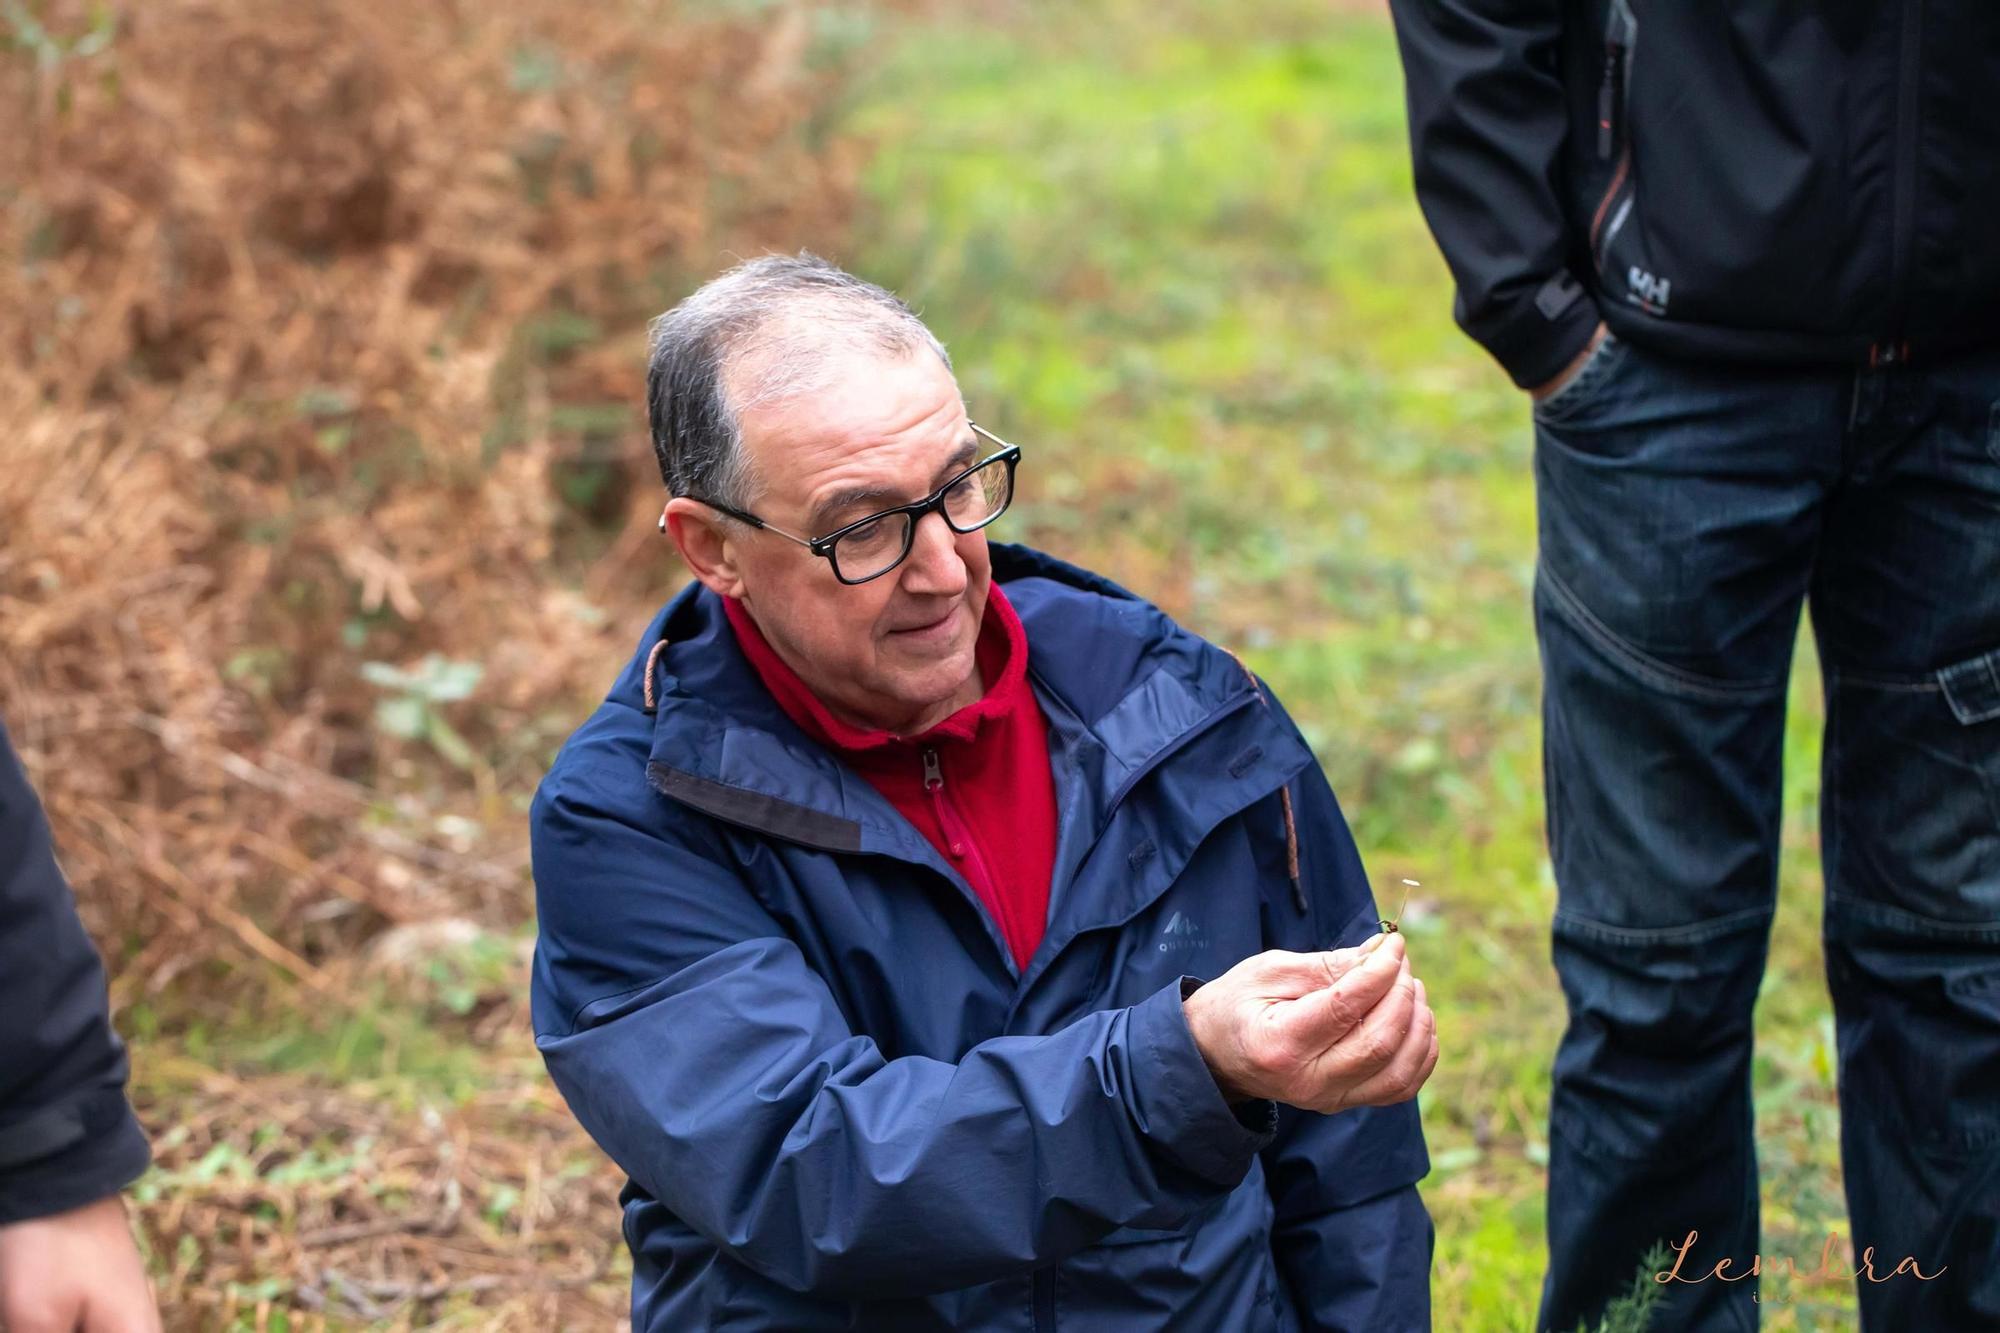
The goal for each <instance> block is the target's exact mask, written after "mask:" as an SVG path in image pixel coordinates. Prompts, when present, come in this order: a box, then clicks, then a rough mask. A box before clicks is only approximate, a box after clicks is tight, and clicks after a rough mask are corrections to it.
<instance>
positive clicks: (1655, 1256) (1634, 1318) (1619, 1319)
mask: <svg viewBox="0 0 2000 1333" xmlns="http://www.w3.org/2000/svg"><path fill="white" fill-rule="evenodd" d="M1667 1254H1668V1251H1667V1246H1666V1243H1665V1242H1664V1241H1655V1242H1653V1248H1652V1249H1650V1250H1647V1251H1646V1256H1645V1258H1643V1259H1641V1260H1640V1261H1639V1271H1638V1272H1637V1273H1634V1274H1633V1275H1632V1286H1631V1289H1630V1290H1628V1291H1627V1292H1626V1293H1625V1294H1624V1295H1623V1296H1620V1297H1618V1298H1617V1299H1616V1300H1614V1301H1612V1302H1611V1304H1609V1305H1607V1306H1605V1307H1604V1317H1603V1318H1602V1319H1600V1320H1598V1321H1597V1327H1596V1328H1586V1327H1585V1326H1584V1325H1583V1324H1578V1325H1577V1326H1576V1333H1646V1329H1647V1328H1648V1327H1650V1326H1651V1325H1652V1322H1653V1311H1654V1309H1655V1307H1657V1306H1658V1305H1659V1303H1660V1302H1661V1301H1662V1300H1663V1299H1665V1297H1666V1292H1667V1289H1666V1287H1665V1286H1663V1285H1662V1284H1661V1283H1659V1282H1658V1281H1656V1280H1655V1279H1654V1277H1653V1275H1654V1274H1655V1273H1661V1272H1665V1271H1666V1267H1667Z"/></svg>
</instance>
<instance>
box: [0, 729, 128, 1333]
mask: <svg viewBox="0 0 2000 1333" xmlns="http://www.w3.org/2000/svg"><path fill="white" fill-rule="evenodd" d="M106 1009H107V1006H106V1000H105V993H104V969H103V966H102V965H101V964H100V963H99V961H98V957H97V951H96V950H95V949H93V948H92V947H91V943H90V938H89V936H87V935H85V934H84V931H83V925H82V923H81V922H79V921H78V920H77V917H76V907H75V904H74V903H73V902H72V901H71V897H70V890H69V885H68V883H66V882H65V881H64V879H63V875H62V871H61V870H59V869H58V868H57V867H56V861H55V855H54V853H53V850H52V849H51V847H50V844H49V827H48V823H47V821H46V820H44V819H43V817H42V808H41V804H40V803H39V802H38V801H36V799H35V794H34V792H33V791H32V790H31V789H30V788H29V786H28V778H27V775H26V774H25V773H23V772H22V771H21V764H20V761H19V760H18V759H16V758H15V756H14V750H13V746H12V745H11V744H10V743H9V741H8V739H7V732H6V729H5V728H4V727H0V1327H4V1328H5V1329H7V1330H8V1333H75V1331H76V1330H82V1331H83V1333H148V1331H149V1330H156V1329H158V1328H159V1327H160V1318H159V1314H158V1312H157V1311H156V1310H155V1308H154V1304H153V1293H152V1289H151V1287H150V1286H149V1285H148V1284H147V1281H146V1272H145V1267H144V1265H143V1264H141V1263H140V1260H139V1251H138V1248H137V1247H136V1246H135V1245H134V1244H133V1243H132V1232H131V1229H130V1227H129V1226H128V1225H127V1223H126V1220H125V1205H124V1202H123V1201H122V1200H121V1199H120V1198H119V1197H118V1191H119V1190H120V1189H122V1188H123V1187H124V1186H126V1185H127V1184H129V1183H131V1181H132V1180H133V1178H134V1177H136V1176H138V1175H139V1173H140V1172H142V1171H144V1170H145V1169H146V1164H147V1161H148V1160H149V1153H148V1150H147V1146H146V1138H145V1135H144V1133H142V1132H141V1130H140V1128H139V1122H138V1121H137V1120H136V1119H135V1118H134V1117H133V1115H132V1108H131V1107H130V1106H129V1105H128V1104H127V1103H126V1100H125V1089H124V1085H125V1073H126V1068H125V1048H124V1046H123V1045H122V1044H121V1043H120V1042H119V1040H118V1037H117V1035H116V1034H115V1033H113V1032H112V1030H111V1025H110V1023H109V1022H108V1021H107V1015H106Z"/></svg>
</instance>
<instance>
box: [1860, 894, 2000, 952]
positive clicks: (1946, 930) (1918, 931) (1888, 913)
mask: <svg viewBox="0 0 2000 1333" xmlns="http://www.w3.org/2000/svg"><path fill="white" fill-rule="evenodd" d="M1826 914H1827V917H1828V918H1829V919H1831V918H1832V917H1833V916H1834V915H1836V914H1838V915H1840V916H1844V917H1847V918H1848V919H1849V920H1861V921H1867V922H1869V923H1870V924H1874V925H1883V926H1890V927H1892V928H1896V929H1901V930H1905V931H1908V932H1910V933H1911V934H1914V935H1918V936H1922V937H1924V938H1927V939H1952V940H1961V941H1964V942H1967V943H1979V944H2000V921H1946V920H1944V919H1943V918H1941V917H1935V916H1925V915H1924V914H1923V913H1921V912H1912V911H1911V910H1910V909H1909V908H1907V907H1897V906H1895V905H1894V904H1893V903H1878V902H1876V901H1875V900H1874V899H1872V898H1862V897H1857V896H1856V895H1854V894H1851V893H1841V892H1839V891H1838V890H1835V891H1832V892H1829V893H1828V894H1827V895H1826Z"/></svg>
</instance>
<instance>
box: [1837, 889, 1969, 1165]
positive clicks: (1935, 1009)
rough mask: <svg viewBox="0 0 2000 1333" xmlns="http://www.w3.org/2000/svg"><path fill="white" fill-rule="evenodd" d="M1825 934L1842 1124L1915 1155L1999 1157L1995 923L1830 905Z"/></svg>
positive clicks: (1844, 900)
mask: <svg viewBox="0 0 2000 1333" xmlns="http://www.w3.org/2000/svg"><path fill="white" fill-rule="evenodd" d="M1825 934H1826V964H1827V981H1828V984H1829V986H1830V987H1831V989H1832V991H1833V999H1834V1008H1835V1012H1836V1014H1837V1015H1838V1018H1839V1022H1840V1026H1841V1030H1842V1031H1841V1089H1842V1091H1841V1103H1842V1114H1843V1115H1852V1116H1855V1117H1856V1118H1857V1120H1861V1119H1865V1120H1866V1121H1867V1123H1868V1130H1867V1132H1868V1133H1869V1134H1870V1135H1875V1136H1889V1137H1892V1138H1895V1139H1899V1140H1903V1141H1904V1142H1905V1145H1906V1146H1907V1147H1908V1148H1910V1149H1915V1150H1918V1151H1922V1152H1927V1153H1935V1154H1943V1155H1945V1156H1947V1157H1955V1156H1963V1155H1965V1154H1971V1153H1983V1152H1992V1151H1996V1150H2000V922H1996V923H1989V924H1983V925H1967V924H1961V923H1955V922H1948V921H1937V920H1933V919H1929V918H1923V917H1918V916H1915V915H1913V914H1911V913H1909V912H1905V911H1902V910H1900V909H1898V908H1895V907H1892V906H1887V905H1885V904H1882V903H1878V902H1871V901H1867V900H1863V899H1855V898H1849V897H1843V896H1830V897H1829V898H1828V900H1827V904H1826V925H1825ZM1885 1146H1887V1145H1885Z"/></svg>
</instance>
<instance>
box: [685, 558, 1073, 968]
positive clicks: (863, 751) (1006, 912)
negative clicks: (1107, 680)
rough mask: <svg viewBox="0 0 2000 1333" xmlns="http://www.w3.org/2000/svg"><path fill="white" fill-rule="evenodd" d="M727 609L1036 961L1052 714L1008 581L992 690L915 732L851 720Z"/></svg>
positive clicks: (1050, 801) (986, 658)
mask: <svg viewBox="0 0 2000 1333" xmlns="http://www.w3.org/2000/svg"><path fill="white" fill-rule="evenodd" d="M723 607H724V609H725V610H726V611H727V613H728V615H729V623H730V625H731V627H732V628H734V629H735V631H736V641H737V642H738V643H739V644H741V645H742V648H743V655H744V656H745V657H747V658H749V659H750V665H751V666H752V667H753V668H755V669H756V672H757V675H758V676H759V677H760V678H761V679H762V680H763V682H764V686H765V688H766V689H768V690H770V692H771V697H772V698H773V699H775V700H777V703H778V706H779V707H780V708H782V709H784V710H785V713H786V715H787V716H788V717H790V718H791V719H792V721H794V722H796V723H798V725H799V729H800V730H802V731H804V732H805V733H806V735H808V736H810V737H812V738H813V739H814V740H816V741H818V742H819V743H820V744H822V745H824V746H826V747H827V748H828V749H831V750H833V751H834V752H835V753H837V754H839V755H840V756H841V757H842V758H843V759H845V760H846V761H847V763H848V764H849V766H850V767H852V768H853V769H854V770H855V771H856V772H857V773H859V774H860V775H861V776H862V777H864V778H866V779H867V780H868V782H869V783H870V785H872V786H873V787H874V788H875V790H877V791H879V792H881V793H882V795H883V796H884V797H886V798H887V799H888V801H889V803H890V804H891V805H893V806H895V807H896V809H897V810H898V811H900V812H901V813H902V815H903V818H905V819H907V820H909V821H910V823H911V824H913V825H915V826H916V828H917V831H918V832H920V833H922V834H923V835H924V837H926V838H928V839H929V840H930V843H931V845H932V846H933V847H935V848H937V849H938V854H939V855H941V856H942V857H944V859H945V862H946V864H948V865H950V866H952V867H954V868H955V869H956V870H957V871H958V872H959V873H960V874H961V875H963V876H965V880H966V882H967V883H968V884H970V885H971V886H972V889H973V892H975V893H977V894H978V895H979V900H980V902H982V903H984V904H985V905H986V910H987V912H988V913H990V914H991V915H992V917H993V920H994V922H995V923H996V924H997V925H998V926H999V927H1000V933H1001V935H1002V936H1003V937H1004V938H1005V939H1006V941H1007V947H1008V948H1009V949H1010V950H1012V951H1013V954H1014V961H1015V963H1016V964H1018V965H1019V966H1020V967H1022V968H1026V967H1027V965H1028V960H1029V959H1030V958H1031V957H1033V956H1034V952H1035V946H1036V945H1038V944H1040V943H1041V940H1042V929H1043V927H1044V926H1045V925H1046V924H1047V923H1048V915H1049V879H1050V877H1051V876H1052V875H1053V874H1054V872H1055V860H1056V791H1055V779H1054V777H1053V776H1052V775H1051V774H1050V771H1049V731H1048V722H1047V719H1045V718H1044V717H1043V716H1042V709H1041V705H1040V704H1038V703H1036V702H1035V694H1034V691H1033V689H1031V688H1030V687H1029V685H1028V636H1027V632H1026V630H1024V629H1023V628H1022V626H1021V618H1020V617H1019V616H1017V615H1015V614H1014V608H1013V607H1012V606H1011V605H1009V603H1008V601H1007V598H1006V595H1005V594H1004V593H1002V592H1001V591H1000V588H999V585H998V584H995V585H993V586H992V587H991V588H990V590H989V591H988V593H987V596H986V615H985V618H984V619H983V620H982V621H981V622H980V626H979V642H978V643H977V645H976V646H975V647H974V649H973V652H974V656H975V658H976V660H977V661H978V663H979V672H980V677H981V679H983V680H984V681H985V682H986V693H985V694H984V695H983V696H982V697H981V698H979V699H978V700H977V701H976V702H973V703H970V704H967V705H966V706H965V707H963V708H961V709H959V710H958V711H957V712H956V713H953V714H952V715H951V716H950V717H948V718H946V719H945V720H944V721H942V722H940V723H938V724H937V725H936V726H934V727H932V728H931V729H930V730H928V731H925V732H922V733H921V734H919V735H916V736H897V735H894V734H892V733H890V732H887V731H869V730H864V729H862V728H860V727H854V726H850V725H849V724H847V723H845V722H842V721H841V720H840V719H839V718H837V717H835V716H834V715H833V714H832V713H830V712H828V711H827V708H826V705H825V704H823V703H821V702H820V701H819V697H818V696H817V695H815V694H814V693H813V692H812V690H811V688H810V687H808V686H807V685H806V683H805V682H804V681H802V680H800V679H799V677H798V674H797V673H796V672H794V671H793V670H792V669H791V668H790V667H788V666H786V665H785V663H784V660H783V659H782V658H780V657H779V656H778V654H777V652H776V650H774V649H773V648H772V647H771V645H770V644H769V643H768V642H767V641H766V640H765V638H764V635H763V633H762V632H761V631H759V630H758V628H757V626H756V623H755V622H754V621H752V620H751V619H750V614H749V612H747V611H745V610H744V609H743V607H742V604H741V603H739V602H738V601H736V599H734V598H724V599H723Z"/></svg>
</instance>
